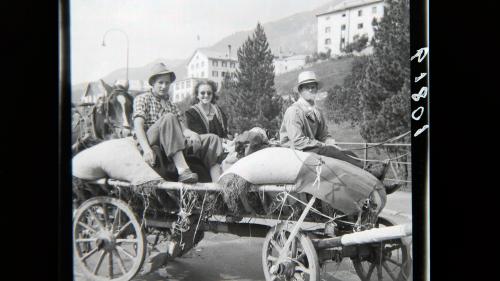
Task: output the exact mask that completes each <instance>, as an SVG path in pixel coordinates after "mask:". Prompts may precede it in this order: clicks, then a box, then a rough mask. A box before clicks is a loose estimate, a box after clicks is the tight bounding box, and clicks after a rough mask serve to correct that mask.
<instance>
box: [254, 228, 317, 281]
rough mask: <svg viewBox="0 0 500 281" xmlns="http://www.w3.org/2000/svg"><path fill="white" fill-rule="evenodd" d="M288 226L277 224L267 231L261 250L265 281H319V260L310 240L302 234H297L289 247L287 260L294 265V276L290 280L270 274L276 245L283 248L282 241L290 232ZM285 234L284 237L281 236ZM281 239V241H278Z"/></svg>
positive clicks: (273, 263)
mask: <svg viewBox="0 0 500 281" xmlns="http://www.w3.org/2000/svg"><path fill="white" fill-rule="evenodd" d="M291 227H292V226H291V225H290V224H278V225H277V226H276V227H273V228H272V229H270V230H269V232H268V233H267V235H266V238H265V240H264V245H263V248H262V266H263V271H264V276H265V278H266V281H271V280H273V281H277V280H297V281H302V280H308V281H318V280H320V279H319V269H320V267H319V260H318V256H317V253H316V249H315V248H314V245H313V243H312V241H311V239H310V238H309V237H308V236H307V235H306V234H304V233H302V232H299V233H298V234H297V236H296V237H295V240H294V241H293V242H294V243H292V244H291V245H290V250H291V251H290V252H294V253H289V254H288V258H289V261H291V262H292V263H293V264H294V266H293V267H294V272H295V273H294V274H293V276H292V277H290V278H286V277H285V276H279V275H274V274H271V272H270V271H271V266H272V265H275V262H274V260H275V259H276V257H277V256H278V255H277V250H276V243H277V245H278V246H283V244H284V241H283V240H285V239H286V238H288V236H287V234H289V233H290V231H291ZM282 234H285V236H281V235H282ZM279 237H281V239H278V238H279Z"/></svg>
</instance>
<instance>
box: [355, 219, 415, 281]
mask: <svg viewBox="0 0 500 281" xmlns="http://www.w3.org/2000/svg"><path fill="white" fill-rule="evenodd" d="M392 225H395V224H394V223H392V222H390V221H388V220H387V219H384V218H380V217H379V219H378V221H377V224H376V227H386V226H392ZM351 260H352V263H353V265H354V269H355V270H356V273H357V274H358V276H359V278H360V279H361V280H362V281H370V280H377V281H379V280H390V281H405V280H412V276H411V274H412V261H411V256H410V243H408V242H405V240H402V239H395V240H387V241H383V242H379V243H373V244H370V253H369V254H367V255H363V256H358V257H356V258H351Z"/></svg>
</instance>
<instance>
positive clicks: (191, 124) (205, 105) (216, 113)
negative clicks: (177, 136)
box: [186, 80, 227, 139]
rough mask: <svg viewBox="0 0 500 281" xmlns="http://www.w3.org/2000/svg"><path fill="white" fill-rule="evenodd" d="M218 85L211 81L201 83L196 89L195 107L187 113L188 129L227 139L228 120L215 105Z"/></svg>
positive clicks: (194, 94) (194, 95)
mask: <svg viewBox="0 0 500 281" xmlns="http://www.w3.org/2000/svg"><path fill="white" fill-rule="evenodd" d="M216 90H217V85H216V84H215V82H214V81H211V80H202V81H199V82H198V83H197V84H196V86H195V87H194V92H193V106H191V107H190V108H189V109H188V110H187V111H186V123H187V127H188V128H189V129H190V130H191V131H193V132H196V133H198V134H215V135H217V136H219V137H220V138H221V139H225V138H227V118H226V115H225V114H224V113H223V112H222V110H221V109H220V107H219V106H217V104H215V102H216V100H217V96H216V95H215V91H216Z"/></svg>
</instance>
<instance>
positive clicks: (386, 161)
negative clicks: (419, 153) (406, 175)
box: [346, 152, 410, 163]
mask: <svg viewBox="0 0 500 281" xmlns="http://www.w3.org/2000/svg"><path fill="white" fill-rule="evenodd" d="M409 154H410V153H409V152H408V153H406V154H403V155H399V156H397V157H394V158H387V159H385V160H376V159H374V160H370V159H361V158H358V157H354V156H351V155H348V154H346V155H347V156H349V157H351V158H352V159H356V160H359V161H363V162H380V163H388V162H390V161H393V160H396V159H399V158H402V157H404V156H406V155H409Z"/></svg>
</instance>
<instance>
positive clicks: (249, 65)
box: [228, 23, 282, 132]
mask: <svg viewBox="0 0 500 281" xmlns="http://www.w3.org/2000/svg"><path fill="white" fill-rule="evenodd" d="M238 63H239V69H238V70H237V71H236V77H237V82H236V84H235V87H234V88H233V89H232V90H233V93H231V97H228V100H230V101H231V102H232V104H231V109H230V110H229V111H230V113H229V115H230V117H231V119H232V121H231V123H232V124H233V125H234V128H235V129H236V131H239V132H242V131H244V130H248V129H251V128H252V127H255V126H259V127H263V128H266V129H269V130H271V131H277V130H278V128H279V125H280V122H281V120H280V109H281V104H282V102H281V97H279V96H277V95H276V90H275V88H274V65H273V55H272V53H271V50H270V48H269V43H268V42H267V37H266V34H265V32H264V29H263V28H262V26H261V25H260V23H258V24H257V27H256V29H255V31H254V33H253V35H252V36H251V37H248V39H247V40H246V41H245V42H244V43H243V45H242V46H241V47H240V48H239V49H238Z"/></svg>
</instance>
